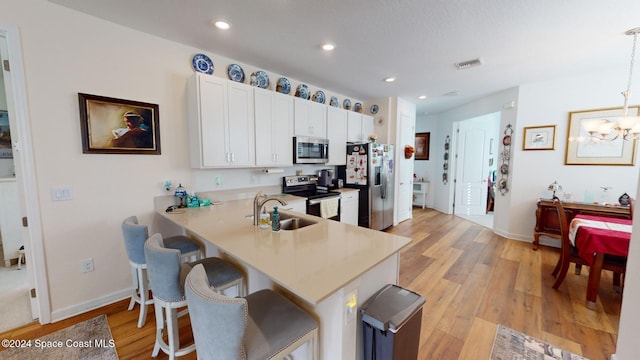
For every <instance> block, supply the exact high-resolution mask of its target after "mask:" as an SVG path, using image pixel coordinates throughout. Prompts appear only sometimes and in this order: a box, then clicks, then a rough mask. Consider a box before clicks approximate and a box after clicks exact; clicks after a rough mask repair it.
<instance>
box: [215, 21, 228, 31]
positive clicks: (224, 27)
mask: <svg viewBox="0 0 640 360" xmlns="http://www.w3.org/2000/svg"><path fill="white" fill-rule="evenodd" d="M213 25H215V27H217V28H218V29H220V30H229V28H230V27H231V25H230V24H229V23H228V22H226V21H224V20H215V21H214V22H213Z"/></svg>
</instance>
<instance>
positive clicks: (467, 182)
mask: <svg viewBox="0 0 640 360" xmlns="http://www.w3.org/2000/svg"><path fill="white" fill-rule="evenodd" d="M499 128H500V112H496V113H491V114H487V115H483V116H479V117H476V118H472V119H468V120H464V121H459V122H456V123H454V131H455V134H456V152H455V157H454V159H455V174H454V206H453V209H454V214H455V215H457V216H459V217H462V218H464V219H466V220H469V221H472V222H474V223H477V224H480V225H482V226H485V227H488V228H491V229H492V228H493V199H494V196H495V184H494V183H495V179H496V176H497V162H498V144H497V139H498V137H499Z"/></svg>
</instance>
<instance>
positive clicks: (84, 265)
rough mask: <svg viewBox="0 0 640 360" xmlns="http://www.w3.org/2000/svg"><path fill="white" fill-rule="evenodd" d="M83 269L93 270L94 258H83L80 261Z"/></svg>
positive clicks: (85, 271) (85, 270) (86, 270)
mask: <svg viewBox="0 0 640 360" xmlns="http://www.w3.org/2000/svg"><path fill="white" fill-rule="evenodd" d="M80 266H81V271H82V272H83V273H88V272H91V271H93V258H88V259H86V260H82V261H81V262H80Z"/></svg>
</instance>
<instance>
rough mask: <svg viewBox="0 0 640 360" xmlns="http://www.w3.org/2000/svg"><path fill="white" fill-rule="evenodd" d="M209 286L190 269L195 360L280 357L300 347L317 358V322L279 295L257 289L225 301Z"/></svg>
mask: <svg viewBox="0 0 640 360" xmlns="http://www.w3.org/2000/svg"><path fill="white" fill-rule="evenodd" d="M209 285H210V284H209V282H208V280H207V273H206V271H205V269H204V268H203V267H202V266H200V265H196V266H194V267H193V269H192V270H191V272H189V275H187V279H186V283H185V295H186V297H187V304H188V307H189V317H190V318H191V328H192V330H193V338H194V340H195V346H196V352H197V353H198V359H207V360H215V359H221V360H226V359H249V360H254V359H255V360H263V359H282V358H285V356H286V355H288V354H290V353H291V352H292V351H294V350H295V349H297V348H298V347H299V346H301V345H303V344H305V343H308V350H309V351H308V354H307V358H308V359H317V358H318V347H319V346H318V322H317V321H316V319H314V318H313V317H311V315H309V314H307V313H306V312H304V311H303V310H302V309H300V308H299V307H298V306H296V305H295V304H294V303H292V302H291V301H289V300H287V299H286V298H285V297H284V296H282V295H280V294H278V293H276V292H275V291H272V290H260V291H256V292H255V293H253V294H250V295H247V296H246V297H245V298H230V297H227V296H224V295H221V294H218V293H216V292H215V289H212V288H210V286H209Z"/></svg>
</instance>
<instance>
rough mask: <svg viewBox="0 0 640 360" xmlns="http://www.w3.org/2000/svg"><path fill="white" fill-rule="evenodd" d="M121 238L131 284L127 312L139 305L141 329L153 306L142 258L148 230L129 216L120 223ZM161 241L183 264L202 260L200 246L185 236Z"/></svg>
mask: <svg viewBox="0 0 640 360" xmlns="http://www.w3.org/2000/svg"><path fill="white" fill-rule="evenodd" d="M122 237H123V238H124V245H125V249H126V251H127V257H128V258H129V265H130V267H131V280H132V283H133V284H132V287H131V301H130V302H129V308H128V310H129V311H131V310H133V307H134V306H135V304H136V303H138V304H140V316H139V317H138V327H139V328H141V327H143V326H144V324H145V322H146V321H147V305H151V304H153V299H151V298H150V297H149V286H148V279H147V262H146V260H145V257H144V242H145V241H147V238H149V229H148V228H147V226H146V225H142V224H139V223H138V218H137V217H136V216H129V217H128V218H126V219H124V220H123V221H122ZM163 241H164V244H165V246H166V247H168V248H171V249H177V250H180V255H181V257H182V261H183V262H185V261H188V260H191V259H194V258H195V259H196V260H199V259H201V258H202V251H201V250H200V245H198V243H196V242H195V241H193V240H191V239H189V238H188V237H186V236H182V235H177V236H170V237H167V238H165V239H164V240H163Z"/></svg>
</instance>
